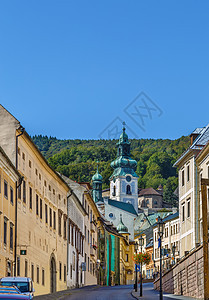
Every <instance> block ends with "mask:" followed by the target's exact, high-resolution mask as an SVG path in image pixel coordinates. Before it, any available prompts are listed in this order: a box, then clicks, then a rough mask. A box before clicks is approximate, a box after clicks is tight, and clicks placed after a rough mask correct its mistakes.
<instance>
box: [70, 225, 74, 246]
mask: <svg viewBox="0 0 209 300" xmlns="http://www.w3.org/2000/svg"><path fill="white" fill-rule="evenodd" d="M71 229H72V233H71V244H72V246H73V243H74V240H73V233H74V229H73V225H72V227H71Z"/></svg>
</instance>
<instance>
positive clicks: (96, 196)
mask: <svg viewBox="0 0 209 300" xmlns="http://www.w3.org/2000/svg"><path fill="white" fill-rule="evenodd" d="M102 180H103V178H102V175H100V174H99V170H98V164H97V172H96V174H94V176H93V177H92V183H93V200H94V202H95V203H97V202H103V199H102Z"/></svg>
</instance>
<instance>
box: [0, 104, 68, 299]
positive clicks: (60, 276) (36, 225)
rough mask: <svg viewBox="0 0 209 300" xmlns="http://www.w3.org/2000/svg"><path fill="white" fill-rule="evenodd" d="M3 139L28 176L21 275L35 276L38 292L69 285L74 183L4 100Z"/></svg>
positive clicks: (22, 198)
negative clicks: (71, 188)
mask: <svg viewBox="0 0 209 300" xmlns="http://www.w3.org/2000/svg"><path fill="white" fill-rule="evenodd" d="M0 144H1V146H2V148H3V149H4V151H5V152H6V153H7V154H8V156H9V158H10V159H11V161H12V162H13V163H14V164H15V165H16V167H17V169H18V171H19V173H20V174H21V175H22V176H24V180H23V182H22V185H21V186H20V188H19V189H18V201H17V264H16V270H15V271H16V272H15V273H16V275H17V276H27V277H31V278H32V279H33V282H34V287H35V295H40V294H46V293H50V292H54V291H56V290H57V291H59V290H63V289H65V288H66V287H67V283H66V278H67V265H66V264H67V193H68V190H69V188H68V186H67V184H66V183H65V182H64V180H63V179H62V178H61V177H60V176H59V175H58V174H57V172H55V171H54V170H53V169H52V168H51V167H50V166H49V164H48V162H47V161H46V160H45V158H44V157H43V156H42V154H41V153H40V151H39V150H38V148H37V147H36V146H35V144H34V143H33V142H32V140H31V138H30V136H29V135H28V134H27V132H26V131H25V130H24V128H23V127H22V126H21V124H20V122H19V121H18V120H16V119H15V118H14V117H13V116H12V115H11V114H10V113H9V112H8V111H7V110H6V109H5V108H3V107H2V106H1V105H0Z"/></svg>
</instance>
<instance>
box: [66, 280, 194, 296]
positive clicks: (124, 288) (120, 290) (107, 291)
mask: <svg viewBox="0 0 209 300" xmlns="http://www.w3.org/2000/svg"><path fill="white" fill-rule="evenodd" d="M138 288H139V286H138ZM132 291H133V285H120V286H111V287H98V286H97V287H89V288H88V287H85V288H82V289H77V290H74V291H73V294H71V295H69V296H66V297H65V298H64V300H80V299H81V300H82V299H85V300H112V299H113V300H134V299H135V298H134V297H133V296H132V295H131V292H132ZM62 299H63V298H62ZM140 299H142V300H147V299H150V300H152V299H153V300H155V299H156V300H158V299H159V292H158V291H156V290H154V289H153V284H152V283H144V284H143V297H142V298H140ZM174 299H175V300H190V299H192V300H194V299H195V298H190V297H183V296H176V295H172V294H164V295H163V300H174Z"/></svg>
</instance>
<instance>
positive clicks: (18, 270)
mask: <svg viewBox="0 0 209 300" xmlns="http://www.w3.org/2000/svg"><path fill="white" fill-rule="evenodd" d="M17 276H20V257H19V256H17Z"/></svg>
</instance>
